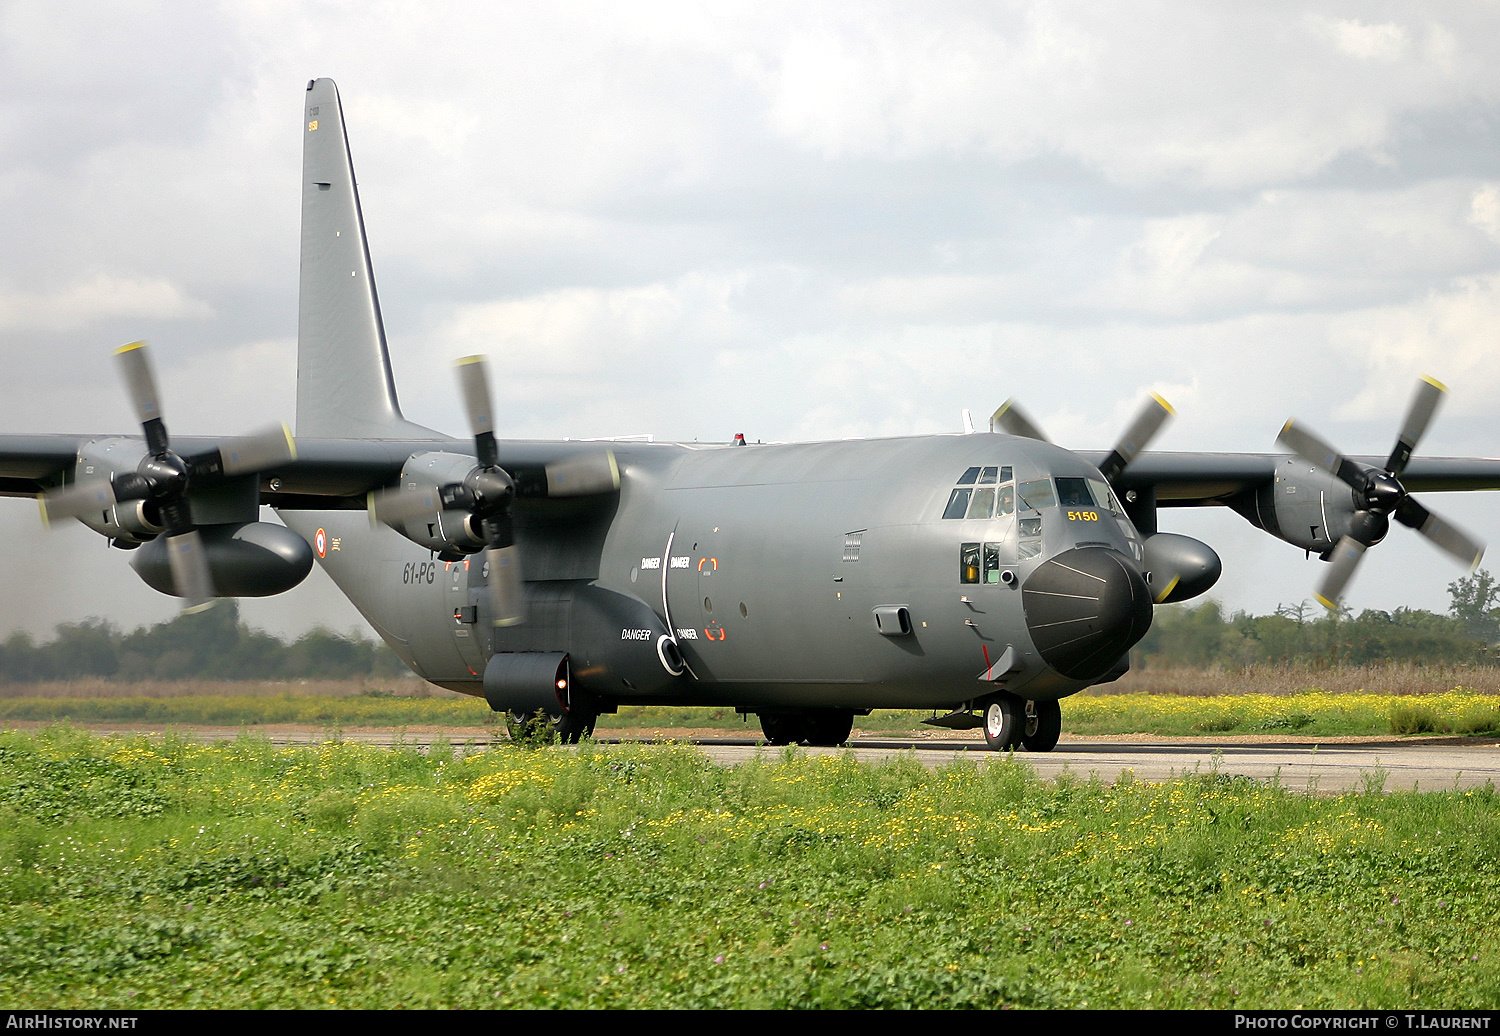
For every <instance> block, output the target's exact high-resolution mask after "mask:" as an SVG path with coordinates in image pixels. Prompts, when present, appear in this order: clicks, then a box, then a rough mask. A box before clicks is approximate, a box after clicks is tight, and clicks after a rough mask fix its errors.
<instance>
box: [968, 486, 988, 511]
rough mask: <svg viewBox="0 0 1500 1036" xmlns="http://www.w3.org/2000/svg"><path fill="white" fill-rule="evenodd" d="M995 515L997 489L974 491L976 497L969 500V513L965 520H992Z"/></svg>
mask: <svg viewBox="0 0 1500 1036" xmlns="http://www.w3.org/2000/svg"><path fill="white" fill-rule="evenodd" d="M994 514H995V489H994V487H993V486H991V487H989V488H987V489H976V490H974V496H973V498H972V499H970V500H969V513H968V514H966V515H964V517H965V518H991V517H993V516H994Z"/></svg>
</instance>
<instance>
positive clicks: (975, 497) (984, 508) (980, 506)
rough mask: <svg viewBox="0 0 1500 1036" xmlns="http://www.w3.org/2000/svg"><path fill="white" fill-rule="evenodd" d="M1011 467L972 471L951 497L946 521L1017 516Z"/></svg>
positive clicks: (960, 479)
mask: <svg viewBox="0 0 1500 1036" xmlns="http://www.w3.org/2000/svg"><path fill="white" fill-rule="evenodd" d="M1012 477H1013V476H1012V474H1011V467H1010V465H1008V464H1003V465H1002V464H996V465H994V466H992V467H973V468H969V469H968V470H967V471H965V472H964V473H963V475H962V476H961V477H960V478H959V480H958V484H957V488H956V489H954V490H953V491H952V492H951V493H949V494H948V506H947V507H945V508H943V517H944V518H995V517H1004V516H1005V515H1007V514H1013V513H1015V509H1016V503H1015V487H1014V486H1012V485H1008V484H1006V483H1009V482H1010V481H1011V479H1012Z"/></svg>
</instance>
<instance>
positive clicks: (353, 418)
mask: <svg viewBox="0 0 1500 1036" xmlns="http://www.w3.org/2000/svg"><path fill="white" fill-rule="evenodd" d="M303 127H304V128H303V134H302V137H303V148H302V282H301V298H300V303H299V307H298V314H297V434H298V435H299V436H306V437H310V438H351V439H352V438H374V439H428V438H434V437H436V436H437V433H435V432H433V431H431V430H430V429H427V428H423V427H421V426H420V425H415V424H412V423H410V422H409V421H407V420H405V419H404V418H403V417H402V416H401V406H400V404H399V403H398V402H397V400H396V383H395V380H394V379H393V378H392V376H391V360H390V355H389V354H388V353H387V351H386V344H385V325H384V324H383V323H382V322H381V319H380V299H379V297H378V296H377V295H376V293H375V271H374V268H373V267H372V266H371V264H370V251H369V248H368V246H367V245H366V243H365V221H364V217H363V215H361V213H360V208H359V189H358V188H357V187H356V186H355V183H354V163H353V161H352V159H351V158H350V156H349V142H348V138H347V137H346V135H345V132H344V112H343V109H342V107H341V106H340V104H339V91H338V87H337V86H335V85H334V82H333V80H332V79H314V80H312V81H311V82H309V83H308V84H307V96H306V104H305V107H304V117H303Z"/></svg>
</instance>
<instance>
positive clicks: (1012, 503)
mask: <svg viewBox="0 0 1500 1036" xmlns="http://www.w3.org/2000/svg"><path fill="white" fill-rule="evenodd" d="M1006 470H1007V471H1009V470H1010V469H1009V468H1006ZM1015 513H1016V487H1015V486H1001V487H1000V492H999V493H997V494H996V495H995V517H996V518H1004V517H1005V516H1006V515H1008V514H1015Z"/></svg>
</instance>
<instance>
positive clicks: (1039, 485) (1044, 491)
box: [1016, 478, 1057, 511]
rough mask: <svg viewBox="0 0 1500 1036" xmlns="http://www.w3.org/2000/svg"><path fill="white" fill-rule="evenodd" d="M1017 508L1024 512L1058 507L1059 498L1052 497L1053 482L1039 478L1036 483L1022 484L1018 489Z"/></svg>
mask: <svg viewBox="0 0 1500 1036" xmlns="http://www.w3.org/2000/svg"><path fill="white" fill-rule="evenodd" d="M1016 497H1017V506H1019V507H1020V509H1021V510H1023V511H1040V510H1042V509H1043V508H1045V507H1056V506H1057V498H1056V497H1055V496H1053V495H1052V480H1051V479H1047V478H1039V479H1037V480H1036V481H1034V482H1022V483H1021V484H1020V485H1019V486H1017V487H1016Z"/></svg>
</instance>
